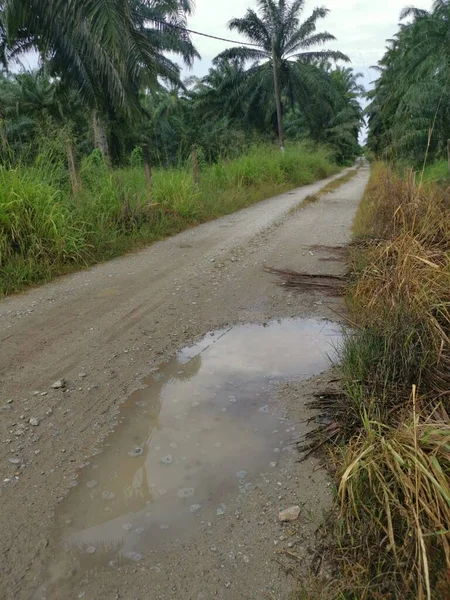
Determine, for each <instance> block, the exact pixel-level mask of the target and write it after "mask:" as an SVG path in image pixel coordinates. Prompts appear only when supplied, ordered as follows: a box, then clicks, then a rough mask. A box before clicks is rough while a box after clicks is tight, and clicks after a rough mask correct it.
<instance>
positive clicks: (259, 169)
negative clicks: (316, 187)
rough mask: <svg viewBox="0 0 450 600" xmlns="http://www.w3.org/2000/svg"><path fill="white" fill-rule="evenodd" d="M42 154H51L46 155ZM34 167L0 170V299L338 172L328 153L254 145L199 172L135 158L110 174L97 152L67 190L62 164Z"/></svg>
mask: <svg viewBox="0 0 450 600" xmlns="http://www.w3.org/2000/svg"><path fill="white" fill-rule="evenodd" d="M42 156H44V157H47V159H46V160H43V159H42ZM42 156H41V155H39V157H38V159H37V160H36V164H34V165H32V166H28V167H24V166H19V167H16V168H14V169H12V168H11V169H8V168H7V167H5V166H0V295H2V294H3V295H4V294H9V293H13V292H17V291H20V290H22V289H23V288H25V287H26V286H27V285H30V284H37V283H41V282H45V281H49V280H50V279H52V278H53V277H55V276H57V275H60V274H63V273H67V272H70V271H72V270H74V269H78V268H82V267H84V266H87V265H91V264H94V263H96V262H99V261H103V260H106V259H109V258H111V257H114V256H118V255H120V254H122V253H123V252H126V251H128V250H132V249H135V248H139V247H140V246H142V245H144V244H148V243H150V242H153V241H155V240H157V239H161V238H162V237H165V236H167V235H171V234H173V233H176V232H179V231H181V230H182V229H185V228H186V227H190V226H192V225H195V224H198V223H201V222H204V221H208V220H210V219H214V218H216V217H219V216H222V215H225V214H229V213H231V212H233V211H236V210H239V209H241V208H244V207H246V206H249V205H250V204H252V203H254V202H257V201H259V200H262V199H264V198H268V197H270V196H272V195H275V194H277V193H281V192H283V191H286V190H288V189H292V188H293V187H296V186H299V185H304V184H307V183H312V182H313V181H315V180H317V179H321V178H323V177H327V176H330V175H332V174H334V173H336V172H338V170H339V167H337V165H336V164H335V163H334V161H333V158H332V156H331V154H330V152H329V151H328V150H326V149H324V148H320V147H314V148H313V147H310V146H309V145H307V144H296V145H292V146H289V147H288V148H287V149H286V151H285V152H284V153H281V152H280V151H279V150H278V149H277V148H274V147H273V146H269V145H263V146H255V147H254V148H252V149H250V151H249V152H248V153H247V154H246V155H243V156H241V157H239V158H236V159H233V160H221V161H219V162H218V163H216V164H214V165H210V166H206V167H204V168H203V169H201V170H200V180H199V184H198V185H197V184H196V183H195V182H194V180H193V175H192V169H191V168H190V165H189V164H188V165H184V166H181V167H179V168H171V169H155V170H154V172H153V177H152V186H151V188H150V187H149V186H148V184H147V182H146V179H145V175H144V170H143V168H142V166H140V165H139V164H137V165H135V164H134V162H136V161H134V162H133V164H132V166H130V167H127V168H120V169H114V170H110V169H108V168H107V167H106V165H105V164H104V162H103V160H102V158H101V156H99V153H98V152H95V151H94V153H93V154H92V155H91V156H89V157H87V158H85V159H83V162H82V164H81V166H80V169H79V174H78V176H79V181H80V189H79V191H78V192H77V193H76V194H73V193H71V191H70V186H69V176H68V173H67V170H66V169H65V167H64V166H63V165H62V164H61V163H60V162H58V161H57V160H56V159H55V157H54V156H52V160H50V159H49V158H48V156H47V155H46V154H45V153H44V154H43V155H42Z"/></svg>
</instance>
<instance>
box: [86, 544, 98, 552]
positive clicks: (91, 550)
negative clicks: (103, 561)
mask: <svg viewBox="0 0 450 600" xmlns="http://www.w3.org/2000/svg"><path fill="white" fill-rule="evenodd" d="M86 552H87V553H88V554H95V552H96V548H95V546H88V547H87V548H86Z"/></svg>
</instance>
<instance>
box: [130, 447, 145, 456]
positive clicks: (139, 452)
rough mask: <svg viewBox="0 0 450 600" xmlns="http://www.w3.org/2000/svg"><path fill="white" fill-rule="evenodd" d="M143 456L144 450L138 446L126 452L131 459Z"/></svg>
mask: <svg viewBox="0 0 450 600" xmlns="http://www.w3.org/2000/svg"><path fill="white" fill-rule="evenodd" d="M143 454H144V449H143V448H141V447H140V446H136V448H133V450H131V451H130V452H128V456H132V457H133V458H137V457H138V456H142V455H143Z"/></svg>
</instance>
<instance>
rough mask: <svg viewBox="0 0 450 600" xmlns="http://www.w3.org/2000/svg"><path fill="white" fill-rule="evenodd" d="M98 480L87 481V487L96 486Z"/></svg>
mask: <svg viewBox="0 0 450 600" xmlns="http://www.w3.org/2000/svg"><path fill="white" fill-rule="evenodd" d="M97 483H98V481H96V480H95V479H91V480H90V481H88V482H87V484H86V487H88V488H89V489H92V488H94V487H95V486H96V485H97Z"/></svg>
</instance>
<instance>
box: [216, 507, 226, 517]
mask: <svg viewBox="0 0 450 600" xmlns="http://www.w3.org/2000/svg"><path fill="white" fill-rule="evenodd" d="M226 509H227V507H226V504H221V505H220V506H219V508H218V509H217V510H216V514H217V516H219V517H220V516H222V515H224V514H225V511H226Z"/></svg>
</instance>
